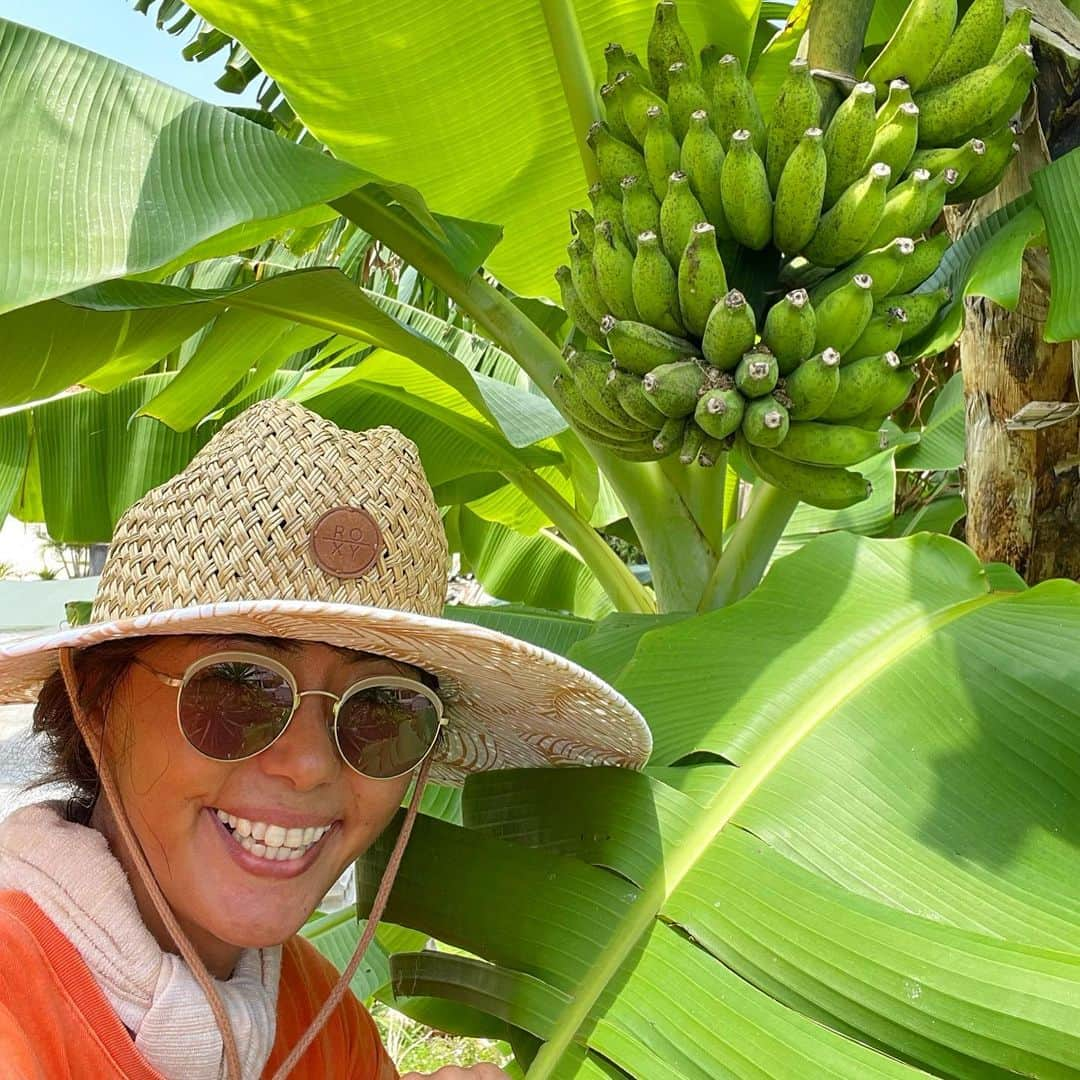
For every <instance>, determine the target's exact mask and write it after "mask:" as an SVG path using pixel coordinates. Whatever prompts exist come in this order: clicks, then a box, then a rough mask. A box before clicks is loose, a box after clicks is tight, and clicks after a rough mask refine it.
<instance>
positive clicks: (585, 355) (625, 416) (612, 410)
mask: <svg viewBox="0 0 1080 1080" xmlns="http://www.w3.org/2000/svg"><path fill="white" fill-rule="evenodd" d="M566 363H567V364H568V366H569V368H570V373H571V375H573V377H574V384H575V385H576V386H577V388H578V389H579V390H580V391H581V394H582V396H583V397H584V398H585V400H586V401H587V402H588V403H589V404H590V405H591V406H592V407H593V408H594V409H595V410H596V411H597V412H598V413H600V415H601V416H603V417H605V418H606V419H607V420H609V421H611V423H613V424H615V425H617V426H618V427H621V428H623V429H624V430H626V431H627V432H629V433H630V434H632V435H644V434H646V433H648V432H651V431H652V430H654V429H653V426H652V425H650V424H642V423H641V422H640V421H639V420H637V419H635V418H634V417H633V416H631V415H630V414H629V413H628V412H627V411H626V410H625V409H624V408H623V407H622V405H621V404H620V403H619V399H618V396H617V395H616V393H615V388H614V386H613V385H612V384H611V382H610V381H609V379H608V376H609V375H610V374H611V357H610V356H608V354H607V353H602V352H598V351H596V350H585V351H582V352H578V351H576V350H574V349H571V350H570V351H569V353H568V354H567V357H566Z"/></svg>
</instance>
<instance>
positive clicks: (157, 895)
mask: <svg viewBox="0 0 1080 1080" xmlns="http://www.w3.org/2000/svg"><path fill="white" fill-rule="evenodd" d="M74 653H75V650H74V649H70V648H66V649H60V671H61V673H62V674H63V678H64V686H65V687H66V688H67V693H68V698H69V700H70V701H71V710H72V713H73V715H74V717H75V724H76V726H77V727H78V729H79V732H80V733H81V735H82V737H83V741H84V742H85V743H86V746H87V749H88V750H89V751H90V753H91V755H92V756H93V758H94V765H95V767H96V768H97V772H98V777H99V779H100V780H101V787H102V790H103V791H104V793H105V798H106V799H107V800H108V803H109V809H110V810H111V811H112V814H113V818H114V820H115V821H116V825H117V828H118V829H119V830H120V836H121V838H122V839H123V842H124V844H125V846H126V847H127V850H128V853H129V854H130V856H131V858H132V861H133V862H134V864H135V869H136V871H137V872H138V874H139V876H140V877H141V878H142V881H143V884H144V885H145V886H146V890H147V892H148V893H149V894H150V899H151V901H152V902H153V904H154V908H155V909H156V910H157V913H158V915H159V916H160V918H161V921H162V922H163V923H164V924H165V928H166V929H167V930H168V931H169V935H170V936H171V938H172V940H173V941H174V942H175V944H176V947H177V948H178V949H179V950H180V955H181V956H182V957H183V958H184V961H185V962H186V963H187V965H188V967H189V968H190V969H191V973H192V974H193V975H194V976H195V981H196V982H197V983H198V984H199V986H200V987H202V991H203V993H204V994H205V995H206V999H207V1001H208V1002H209V1004H210V1010H211V1012H213V1014H214V1020H215V1022H216V1023H217V1026H218V1031H219V1032H220V1033H221V1041H222V1046H223V1048H224V1053H225V1075H226V1078H227V1080H243V1078H242V1075H241V1068H240V1055H239V1054H238V1053H237V1050H236V1038H235V1036H234V1035H233V1031H232V1026H231V1025H230V1023H229V1017H228V1015H227V1013H226V1012H225V1006H224V1005H223V1004H222V1001H221V998H220V996H219V995H218V992H217V989H216V988H215V987H214V979H213V976H212V975H211V974H210V972H209V971H207V969H206V965H205V964H204V963H203V962H202V959H201V958H200V957H199V954H198V953H197V952H196V951H195V947H194V946H193V945H192V944H191V942H190V941H189V940H188V936H187V934H185V933H184V931H183V930H182V929H181V928H180V924H179V923H178V922H177V920H176V916H175V915H174V914H173V912H172V909H171V908H170V907H169V902H168V900H166V899H165V895H164V894H163V893H162V891H161V887H160V886H159V885H158V883H157V879H156V878H155V877H154V872H153V870H151V869H150V864H149V863H148V862H147V859H146V855H145V854H144V853H143V850H142V847H141V845H140V844H139V841H138V838H137V837H136V836H135V833H134V830H133V829H132V828H131V824H130V822H129V821H128V818H127V814H126V813H125V812H124V807H123V804H122V803H121V801H120V795H119V792H118V791H117V790H116V784H115V782H114V781H113V777H112V774H111V772H110V771H109V770H108V769H107V768H105V767H104V762H103V761H102V756H101V754H100V752H99V748H96V747H97V743H96V742H95V740H94V739H93V737H92V733H91V730H90V723H89V721H88V720H87V718H86V714H85V713H84V712H83V709H82V706H81V705H80V704H79V697H78V685H79V683H78V677H77V676H76V673H75V661H74ZM431 764H432V755H431V754H429V755H428V756H427V757H426V758H425V759H424V761H423V762H422V764H421V765H420V769H419V772H418V773H417V776H416V786H415V788H414V789H413V795H412V798H411V799H410V800H409V808H408V810H407V811H406V813H405V820H404V822H402V825H401V831H400V832H399V833H398V838H397V841H396V842H395V844H394V850H393V851H392V852H391V854H390V861H389V862H388V863H387V865H386V869H385V870H384V871H383V876H382V879H381V881H380V882H379V889H378V892H376V894H375V900H374V902H373V903H372V906H371V914H370V915H369V916H368V920H367V925H366V926H365V927H364V933H363V934H362V935H361V937H360V940H359V942H358V943H357V945H356V950H355V952H353V955H352V959H351V960H350V961H349V963H348V964H347V965H346V967H345V970H344V971H343V972H342V973H341V977H340V978H339V979H338V981H337V984H336V985H335V986H334V989H333V990H331V991H330V996H329V997H328V998H327V999H326V1001H325V1002H323V1005H322V1008H321V1009H319V1011H318V1013H317V1014H316V1016H315V1019H314V1020H312V1022H311V1024H310V1025H309V1026H308V1029H307V1031H305V1032H304V1034H303V1037H302V1038H301V1039H300V1041H299V1042H298V1043H297V1044H296V1046H294V1047H293V1049H292V1051H291V1052H290V1053H289V1056H288V1057H287V1058H286V1059H285V1061H284V1062H283V1063H282V1064H281V1067H280V1068H279V1069H278V1070H277V1072H276V1073H274V1077H273V1080H284V1078H285V1077H286V1076H288V1075H289V1073H290V1072H291V1071H292V1069H293V1068H294V1067H295V1065H296V1063H297V1062H298V1061H299V1060H300V1057H301V1056H302V1054H303V1053H304V1051H305V1050H306V1049H307V1048H308V1046H310V1045H311V1042H312V1040H314V1038H315V1036H316V1035H317V1034H318V1033H319V1031H320V1030H321V1029H322V1026H323V1024H325V1023H326V1020H327V1018H328V1017H329V1016H330V1014H331V1013H332V1012H333V1011H334V1009H335V1008H336V1007H337V1005H338V1002H339V1001H341V999H342V997H343V996H344V995H345V991H346V990H347V989H348V987H349V983H350V982H351V981H352V977H353V975H354V974H355V973H356V969H357V968H358V967H359V966H360V961H361V960H362V959H363V957H364V953H365V952H366V951H367V947H368V945H370V944H371V941H372V939H373V938H374V937H375V930H376V928H377V927H378V925H379V919H380V918H381V917H382V913H383V910H384V909H385V908H386V902H387V900H388V899H389V896H390V890H391V888H392V887H393V884H394V878H395V877H396V876H397V872H398V867H399V866H400V865H401V859H402V856H403V855H404V854H405V845H406V843H407V842H408V839H409V834H410V833H411V832H412V827H413V822H414V821H415V820H416V815H417V812H418V811H419V809H420V799H421V798H422V796H423V792H424V787H425V786H426V784H427V779H428V773H429V772H430V771H431Z"/></svg>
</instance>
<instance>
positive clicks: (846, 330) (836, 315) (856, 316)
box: [814, 274, 874, 356]
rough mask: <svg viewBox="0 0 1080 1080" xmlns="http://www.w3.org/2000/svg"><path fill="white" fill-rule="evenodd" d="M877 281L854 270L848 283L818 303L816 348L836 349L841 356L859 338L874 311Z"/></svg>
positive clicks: (818, 349) (816, 311)
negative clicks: (874, 287)
mask: <svg viewBox="0 0 1080 1080" xmlns="http://www.w3.org/2000/svg"><path fill="white" fill-rule="evenodd" d="M872 285H873V281H872V280H871V279H870V275H869V274H854V275H853V276H852V277H851V279H850V280H849V281H848V283H847V284H846V285H841V286H840V288H839V289H836V290H835V291H834V292H831V293H829V295H828V296H826V297H825V298H824V299H823V300H822V301H821V303H820V304H816V305H815V306H814V314H815V315H816V316H817V337H816V339H815V341H814V349H815V350H817V351H820V350H821V349H825V348H829V347H831V348H833V349H836V351H837V352H839V353H840V355H841V356H843V355H844V353H845V352H846V351H847V349H849V348H850V347H851V346H852V345H854V344H855V342H856V341H857V340H858V339H859V335H860V334H861V333H862V332H863V330H865V329H866V324H867V323H868V322H869V321H870V316H871V315H872V314H873V313H874V297H873V294H872V293H871V292H870V289H871V286H872Z"/></svg>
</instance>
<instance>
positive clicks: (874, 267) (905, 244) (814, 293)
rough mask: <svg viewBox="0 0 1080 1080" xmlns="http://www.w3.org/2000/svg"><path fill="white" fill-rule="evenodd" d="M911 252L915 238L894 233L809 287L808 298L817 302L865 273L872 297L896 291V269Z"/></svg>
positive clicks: (899, 267) (901, 267) (897, 269)
mask: <svg viewBox="0 0 1080 1080" xmlns="http://www.w3.org/2000/svg"><path fill="white" fill-rule="evenodd" d="M886 205H887V204H886ZM914 253H915V241H914V240H912V239H911V238H910V237H907V236H898V237H896V239H894V240H892V241H890V242H889V243H888V244H885V245H884V246H883V247H879V248H874V249H873V250H872V251H868V252H867V253H866V254H865V255H860V256H859V257H858V258H857V259H856V260H855V261H854V262H852V263H848V265H847V266H845V267H844V268H843V269H842V270H838V271H837V272H836V273H835V274H830V275H829V276H828V277H827V278H826V279H825V280H824V281H820V282H818V284H817V285H815V286H814V287H813V288H812V289H811V290H810V298H811V299H812V300H813V301H814V303H815V304H820V303H821V301H822V300H824V299H825V297H826V296H828V295H829V293H833V292H836V290H837V289H839V288H841V287H843V286H844V285H846V284H847V283H848V282H849V281H850V280H851V279H852V277H853V276H854V275H855V274H867V275H869V277H870V280H871V282H872V284H871V286H870V295H871V296H872V297H873V298H874V299H875V300H881V299H882V298H883V297H885V296H888V295H889V293H891V292H895V291H896V282H897V281H898V280H899V278H900V273H901V271H902V270H903V268H904V267H905V266H906V265H907V263H908V260H909V259H910V258H911V256H912V255H913V254H914Z"/></svg>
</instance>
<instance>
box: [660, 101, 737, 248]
mask: <svg viewBox="0 0 1080 1080" xmlns="http://www.w3.org/2000/svg"><path fill="white" fill-rule="evenodd" d="M723 165H724V144H723V143H722V142H721V141H720V136H719V135H717V134H716V132H715V131H713V129H712V125H711V123H710V121H709V114H708V113H707V112H706V111H705V110H704V109H698V110H697V111H695V112H693V113H691V114H690V128H689V130H688V131H687V133H686V138H685V139H683V142H682V152H681V155H680V159H679V165H678V166H677V168H678V169H679V170H680V171H681V172H684V173H686V175H687V176H689V177H690V189H691V190H692V191H693V193H694V194H695V195H696V196H697V200H698V202H700V203H701V205H702V207H703V208H704V210H705V214H706V217H707V218H708V220H709V221H711V222H712V223H713V225H715V226H716V231H717V232H718V233H719V234H720V236H723V237H725V238H726V237H729V236H730V235H731V233H730V230H729V229H728V226H727V220H726V219H725V217H724V203H723V199H722V198H721V195H720V171H721V169H722V168H723ZM674 171H675V170H674V169H673V170H672V172H674Z"/></svg>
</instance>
